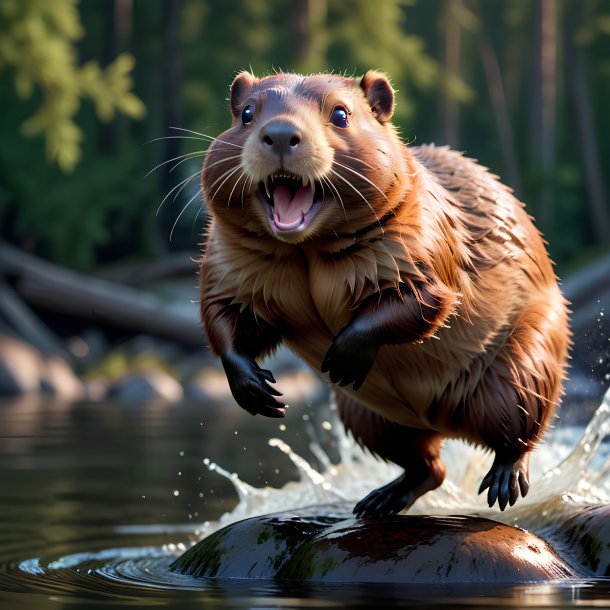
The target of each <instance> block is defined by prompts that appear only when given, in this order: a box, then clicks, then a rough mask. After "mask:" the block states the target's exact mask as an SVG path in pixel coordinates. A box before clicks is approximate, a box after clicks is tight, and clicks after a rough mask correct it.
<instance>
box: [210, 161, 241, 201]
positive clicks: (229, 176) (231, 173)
mask: <svg viewBox="0 0 610 610" xmlns="http://www.w3.org/2000/svg"><path fill="white" fill-rule="evenodd" d="M240 169H241V165H238V166H237V167H235V168H233V170H230V171H228V172H226V176H227V177H226V178H225V179H224V180H223V181H222V182H221V183H220V185H219V186H218V188H217V189H216V191H215V192H214V194H213V195H212V198H211V201H214V199H215V198H216V195H218V192H219V191H220V189H221V188H222V187H223V186H224V184H225V182H226V181H227V180H229V178H231V177H232V176H234V175H235V174H236V172H238V171H239V170H240ZM223 175H225V174H223ZM211 188H212V187H210V189H211ZM228 205H229V202H228V201H227V206H228Z"/></svg>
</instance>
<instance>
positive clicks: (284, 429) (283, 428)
mask: <svg viewBox="0 0 610 610" xmlns="http://www.w3.org/2000/svg"><path fill="white" fill-rule="evenodd" d="M278 428H279V429H280V430H281V431H282V432H285V431H286V424H280V425H279V426H278Z"/></svg>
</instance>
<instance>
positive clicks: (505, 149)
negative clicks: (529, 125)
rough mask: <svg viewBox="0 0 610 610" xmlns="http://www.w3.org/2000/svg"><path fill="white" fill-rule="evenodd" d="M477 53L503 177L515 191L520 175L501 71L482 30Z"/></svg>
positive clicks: (493, 51)
mask: <svg viewBox="0 0 610 610" xmlns="http://www.w3.org/2000/svg"><path fill="white" fill-rule="evenodd" d="M479 54H480V56H481V63H482V64H483V72H484V74H485V81H486V82H487V91H488V92H489V100H490V102H491V106H492V108H493V112H494V118H495V121H496V126H497V128H498V135H499V136H500V144H501V147H502V156H503V158H504V167H505V169H506V176H504V178H505V179H506V182H507V183H508V184H509V185H510V186H511V187H512V188H513V189H515V191H517V192H519V191H520V190H521V175H520V172H519V161H518V158H517V148H516V146H515V138H514V134H513V129H512V126H511V124H510V117H509V114H508V106H507V103H506V95H505V94H504V84H503V81H502V73H501V72H500V66H499V64H498V57H497V55H496V52H495V50H494V47H493V45H492V44H491V41H490V40H489V39H488V38H487V36H486V34H484V33H483V32H480V33H479Z"/></svg>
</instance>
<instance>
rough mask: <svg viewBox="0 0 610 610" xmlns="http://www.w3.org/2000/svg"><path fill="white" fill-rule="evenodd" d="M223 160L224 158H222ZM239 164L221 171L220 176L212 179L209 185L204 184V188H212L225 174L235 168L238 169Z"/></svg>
mask: <svg viewBox="0 0 610 610" xmlns="http://www.w3.org/2000/svg"><path fill="white" fill-rule="evenodd" d="M223 161H224V159H223ZM240 167H241V166H240V164H239V163H238V164H237V165H232V166H231V167H229V168H228V169H226V170H225V171H224V172H222V174H220V176H218V178H216V180H214V182H212V183H211V184H210V185H207V184H206V185H205V189H206V190H211V189H213V188H214V187H215V186H216V185H217V184H218V183H219V182H220V181H221V180H222V179H223V178H224V177H225V176H226V175H227V174H229V173H231V172H234V170H235V169H239V168H240Z"/></svg>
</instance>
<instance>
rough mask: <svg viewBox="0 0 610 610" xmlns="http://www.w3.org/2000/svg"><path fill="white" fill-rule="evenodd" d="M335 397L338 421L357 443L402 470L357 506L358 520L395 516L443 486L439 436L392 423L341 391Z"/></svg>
mask: <svg viewBox="0 0 610 610" xmlns="http://www.w3.org/2000/svg"><path fill="white" fill-rule="evenodd" d="M335 396H336V399H337V404H338V407H339V415H340V417H341V420H342V421H343V424H344V425H345V427H346V429H347V430H349V431H351V433H352V434H353V435H354V438H355V439H356V441H357V442H358V443H359V444H360V445H362V446H364V447H367V448H368V449H370V450H371V451H372V452H374V453H375V454H377V455H379V456H380V457H382V458H383V459H385V460H389V461H391V462H394V463H395V464H398V465H399V466H402V468H404V469H405V472H404V473H403V474H402V475H400V476H399V477H398V478H397V479H395V480H394V481H391V482H390V483H388V484H387V485H384V486H382V487H379V488H378V489H375V490H373V491H372V492H371V493H370V494H368V496H366V497H365V498H363V499H362V500H360V502H358V504H356V507H355V508H354V513H355V514H356V515H357V516H358V517H362V518H380V517H387V516H390V515H395V514H396V513H398V512H400V511H401V510H403V509H405V508H409V507H410V506H411V505H412V504H413V503H414V502H415V500H417V498H419V497H420V496H421V495H423V494H425V493H426V492H427V491H430V490H432V489H435V488H437V487H438V486H439V485H440V484H441V483H442V482H443V480H444V478H445V465H444V464H443V462H442V460H441V459H440V450H441V447H442V436H440V435H439V434H436V433H433V432H429V431H426V430H417V429H415V428H407V427H405V426H400V425H398V424H396V423H394V422H391V421H389V420H387V419H385V418H383V417H382V416H381V415H378V414H377V413H374V412H373V411H369V410H368V409H367V408H366V407H364V406H362V405H361V404H360V403H359V402H358V401H356V400H355V399H354V398H352V397H351V396H349V395H347V394H344V393H343V392H341V391H340V390H336V391H335Z"/></svg>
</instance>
